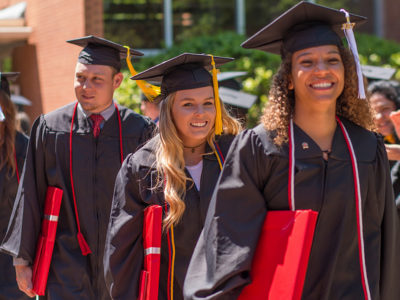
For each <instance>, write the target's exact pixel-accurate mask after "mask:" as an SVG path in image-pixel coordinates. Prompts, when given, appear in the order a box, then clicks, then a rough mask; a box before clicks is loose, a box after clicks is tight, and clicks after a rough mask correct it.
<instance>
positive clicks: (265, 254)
mask: <svg viewBox="0 0 400 300" xmlns="http://www.w3.org/2000/svg"><path fill="white" fill-rule="evenodd" d="M317 216H318V213H317V212H315V211H312V210H295V211H290V210H288V211H269V212H268V213H267V217H266V219H265V221H264V224H263V227H262V231H261V233H260V238H259V241H258V245H257V248H256V251H255V254H254V258H253V262H252V267H251V273H250V274H251V279H252V282H251V283H250V284H249V285H247V286H246V287H245V288H244V289H243V291H242V293H241V294H240V296H239V300H250V299H252V300H254V299H258V300H261V299H265V300H267V299H268V300H278V299H279V300H282V299H290V300H299V299H301V295H302V291H303V285H304V279H305V276H306V271H307V265H308V259H309V256H310V251H311V245H312V241H313V236H314V229H315V225H316V222H317Z"/></svg>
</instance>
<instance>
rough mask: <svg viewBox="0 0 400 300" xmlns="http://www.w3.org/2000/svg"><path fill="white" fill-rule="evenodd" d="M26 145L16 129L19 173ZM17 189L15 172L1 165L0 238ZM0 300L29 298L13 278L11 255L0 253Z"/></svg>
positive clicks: (4, 232) (26, 141)
mask: <svg viewBox="0 0 400 300" xmlns="http://www.w3.org/2000/svg"><path fill="white" fill-rule="evenodd" d="M27 147H28V138H27V137H26V136H25V135H23V134H22V133H20V132H18V131H17V134H16V136H15V153H16V156H17V166H18V172H19V174H21V173H22V168H23V166H24V160H25V155H26V148H27ZM17 189H18V179H17V174H16V173H14V175H13V174H11V173H10V171H9V170H7V169H6V168H5V167H3V168H2V169H1V170H0V230H1V235H0V240H3V238H4V236H5V234H6V231H7V226H8V221H9V219H10V215H11V211H12V208H13V205H14V200H15V195H16V194H17ZM0 270H1V272H0V300H9V299H15V300H26V299H30V298H29V297H28V296H26V295H25V294H24V293H23V292H21V291H20V290H19V289H18V285H17V281H16V280H15V269H14V266H13V261H12V257H11V256H9V255H6V254H4V253H0Z"/></svg>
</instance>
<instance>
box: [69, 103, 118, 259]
mask: <svg viewBox="0 0 400 300" xmlns="http://www.w3.org/2000/svg"><path fill="white" fill-rule="evenodd" d="M114 105H115V109H116V112H117V116H118V126H119V150H120V154H121V164H122V162H123V161H124V154H123V153H124V152H123V149H122V125H121V116H120V114H119V110H118V107H117V104H115V103H114ZM77 107H78V102H77V103H76V104H75V107H74V112H73V114H72V120H71V130H70V132H69V173H70V177H71V189H72V198H73V200H74V210H75V218H76V226H77V229H78V234H77V238H78V242H79V247H80V248H81V251H82V254H83V255H88V254H90V253H92V251H91V250H90V247H89V245H88V244H87V242H86V240H85V238H84V237H83V234H82V232H81V225H80V223H79V215H78V208H77V205H76V196H75V188H74V178H73V175H72V132H73V131H72V130H73V127H74V119H75V114H76V108H77Z"/></svg>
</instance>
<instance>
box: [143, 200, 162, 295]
mask: <svg viewBox="0 0 400 300" xmlns="http://www.w3.org/2000/svg"><path fill="white" fill-rule="evenodd" d="M161 230H162V207H161V206H159V205H151V206H149V207H147V208H146V209H145V210H144V219H143V248H144V266H143V270H142V272H141V274H140V281H139V298H138V300H157V299H158V282H159V279H160V261H161Z"/></svg>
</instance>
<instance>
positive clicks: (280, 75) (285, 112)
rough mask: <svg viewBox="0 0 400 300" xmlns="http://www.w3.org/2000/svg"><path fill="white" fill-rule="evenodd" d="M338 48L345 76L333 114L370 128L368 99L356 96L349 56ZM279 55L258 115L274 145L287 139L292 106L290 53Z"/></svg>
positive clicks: (279, 144)
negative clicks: (267, 96) (269, 87)
mask: <svg viewBox="0 0 400 300" xmlns="http://www.w3.org/2000/svg"><path fill="white" fill-rule="evenodd" d="M338 48H339V52H340V56H341V58H342V62H343V66H344V70H345V75H344V88H343V91H342V93H341V94H340V96H339V97H338V99H337V100H336V114H337V115H338V116H341V117H344V118H346V119H348V120H350V121H352V122H354V123H355V124H357V125H359V126H361V127H363V128H365V129H367V130H374V129H375V127H374V123H373V114H372V110H371V107H370V104H369V102H368V101H366V100H360V99H358V83H357V72H356V68H355V63H354V59H353V56H352V54H351V52H350V50H348V49H346V48H345V47H344V46H339V47H338ZM282 57H283V58H282V63H281V65H280V68H279V70H278V72H277V73H276V74H275V76H274V78H273V81H272V85H271V89H270V92H269V101H268V103H267V104H266V106H265V109H264V112H263V115H262V117H261V123H262V124H263V125H264V127H265V129H267V130H271V131H274V133H275V137H274V143H275V144H276V145H278V146H281V145H282V144H283V143H285V142H287V141H288V126H289V121H290V118H292V117H293V113H294V106H295V97H294V90H290V89H289V82H290V74H291V70H292V54H291V53H289V52H286V53H283V55H282Z"/></svg>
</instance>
